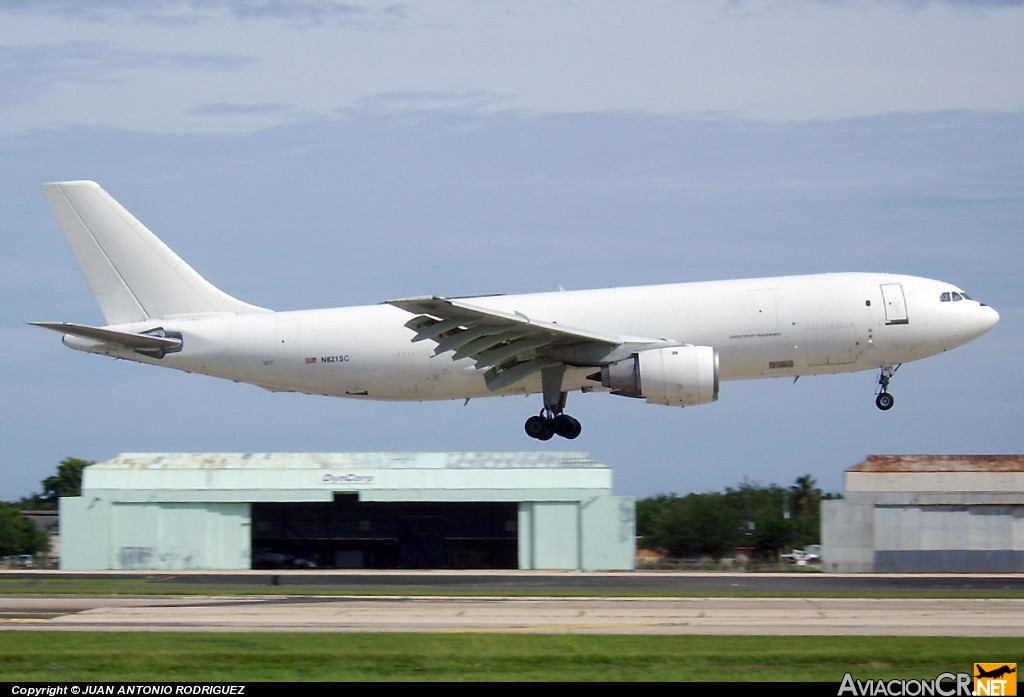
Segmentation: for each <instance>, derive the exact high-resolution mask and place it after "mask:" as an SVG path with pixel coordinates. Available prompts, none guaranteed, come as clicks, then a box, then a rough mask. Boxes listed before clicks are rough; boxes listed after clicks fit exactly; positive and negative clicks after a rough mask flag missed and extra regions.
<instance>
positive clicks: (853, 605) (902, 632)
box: [0, 595, 1024, 637]
mask: <svg viewBox="0 0 1024 697" xmlns="http://www.w3.org/2000/svg"><path fill="white" fill-rule="evenodd" d="M1021 617H1024V600H1020V599H906V598H903V599H876V598H852V599H851V598H622V597H620V598H507V597H490V598H467V597H423V596H398V597H365V596H358V597H357V596H331V597H305V596H303V597H299V596H278V595H275V596H259V595H250V596H244V597H202V596H190V597H180V596H147V597H84V596H68V597H52V596H35V597H29V596H13V597H12V596H0V630H6V631H16V630H27V631H47V630H49V631H73V630H77V631H85V630H88V631H206V632H211V631H221V632H268V631H269V632H286V631H287V632H527V633H529V632H533V633H546V634H551V633H572V634H707V635H848V636H857V635H860V636H866V635H891V636H966V637H1019V636H1024V630H1022V626H1024V625H1022V623H1021Z"/></svg>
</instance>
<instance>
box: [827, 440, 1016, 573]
mask: <svg viewBox="0 0 1024 697" xmlns="http://www.w3.org/2000/svg"><path fill="white" fill-rule="evenodd" d="M844 476H845V484H844V486H845V492H844V498H843V499H837V500H830V501H822V509H821V515H822V531H821V533H822V539H821V541H822V570H823V571H836V572H885V571H901V572H919V573H927V572H933V573H945V572H948V573H967V572H975V573H983V572H1015V573H1019V572H1024V456H1021V455H872V456H870V457H869V458H868V459H867V460H865V461H863V462H861V463H859V464H857V465H855V466H853V467H851V468H850V469H848V470H846V473H845V475H844Z"/></svg>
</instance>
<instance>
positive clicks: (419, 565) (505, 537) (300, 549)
mask: <svg viewBox="0 0 1024 697" xmlns="http://www.w3.org/2000/svg"><path fill="white" fill-rule="evenodd" d="M518 512H519V505H518V504H517V503H514V502H513V503H507V502H500V503H484V502H450V503H449V502H375V501H366V502H360V501H359V497H358V496H357V495H355V494H336V495H335V497H334V501H333V502H331V503H254V504H252V551H253V552H252V568H254V569H281V568H326V569H515V568H518V566H519V535H518V531H517V520H518Z"/></svg>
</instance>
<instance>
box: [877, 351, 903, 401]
mask: <svg viewBox="0 0 1024 697" xmlns="http://www.w3.org/2000/svg"><path fill="white" fill-rule="evenodd" d="M900 365H902V363H901V364H900ZM900 365H883V366H882V368H881V370H880V371H879V374H878V393H877V396H876V397H875V406H876V407H878V408H879V409H881V410H882V411H889V410H890V409H892V405H893V404H895V403H896V400H895V399H893V396H892V395H891V394H889V381H890V380H891V379H892V376H893V375H895V374H896V371H897V370H899V369H900Z"/></svg>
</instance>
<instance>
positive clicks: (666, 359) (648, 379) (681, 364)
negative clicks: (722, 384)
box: [595, 346, 718, 407]
mask: <svg viewBox="0 0 1024 697" xmlns="http://www.w3.org/2000/svg"><path fill="white" fill-rule="evenodd" d="M595 377H596V376H595ZM601 384H602V385H604V386H605V387H608V388H611V390H612V393H613V394H617V395H623V396H626V397H643V398H644V399H646V400H647V401H648V402H650V403H651V404H665V405H667V406H670V407H686V406H692V405H695V404H707V403H708V402H714V401H715V400H716V399H718V351H716V350H715V349H714V348H712V347H711V346H670V347H668V348H656V349H647V350H645V351H638V352H637V353H634V354H633V355H632V356H630V357H629V358H627V359H625V360H622V361H617V362H615V363H610V364H608V365H606V366H602V367H601Z"/></svg>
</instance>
